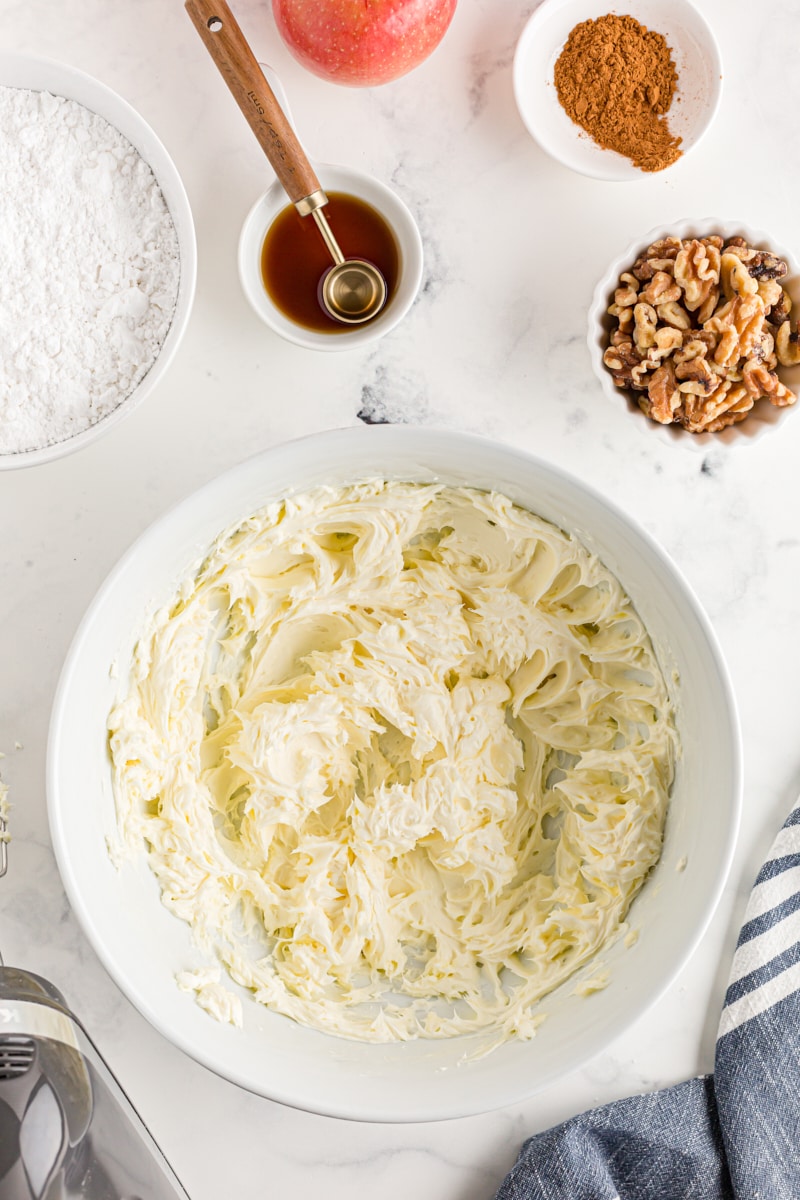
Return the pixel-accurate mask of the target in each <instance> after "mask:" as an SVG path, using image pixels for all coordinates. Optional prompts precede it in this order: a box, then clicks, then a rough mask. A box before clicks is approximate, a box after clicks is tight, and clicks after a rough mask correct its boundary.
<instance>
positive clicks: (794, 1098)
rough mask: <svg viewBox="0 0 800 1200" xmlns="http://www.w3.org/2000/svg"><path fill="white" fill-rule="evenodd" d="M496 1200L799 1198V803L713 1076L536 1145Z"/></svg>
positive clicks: (740, 973)
mask: <svg viewBox="0 0 800 1200" xmlns="http://www.w3.org/2000/svg"><path fill="white" fill-rule="evenodd" d="M496 1200H800V801H798V803H797V804H796V805H795V807H794V809H793V810H792V812H791V814H790V815H789V818H788V820H787V821H786V824H785V825H784V826H783V828H782V829H781V831H780V833H779V834H778V836H777V838H776V839H775V841H774V843H773V845H772V849H771V850H770V853H769V857H768V859H767V861H766V862H765V864H764V866H763V867H762V868H761V871H760V872H759V875H758V878H757V879H756V882H755V886H754V887H753V891H752V894H751V896H750V903H749V904H748V906H747V911H746V912H745V922H744V925H743V926H742V931H741V933H740V935H739V942H738V944H737V947H736V954H735V955H734V959H733V967H732V969H731V977H730V984H729V986H728V991H727V993H726V995H725V1006H724V1008H723V1010H722V1019H721V1020H720V1025H719V1032H718V1034H717V1048H716V1061H715V1066H714V1074H713V1075H706V1076H704V1077H703V1078H700V1079H691V1080H689V1081H688V1083H681V1084H678V1085H677V1086H675V1087H671V1088H666V1089H664V1090H663V1091H660V1092H653V1093H651V1094H650V1095H646V1096H633V1097H631V1098H630V1099H628V1100H619V1101H617V1102H615V1103H614V1104H607V1105H605V1107H603V1108H597V1109H594V1110H593V1111H591V1112H587V1113H583V1115H582V1116H579V1117H575V1118H573V1119H572V1120H571V1121H566V1122H565V1123H564V1124H563V1125H558V1126H556V1128H555V1129H550V1130H548V1131H547V1132H546V1133H541V1134H538V1135H537V1136H536V1137H532V1138H530V1139H529V1140H528V1141H527V1142H526V1143H525V1145H524V1146H523V1147H522V1151H521V1152H520V1156H519V1158H518V1160H517V1163H516V1165H515V1167H514V1169H513V1170H512V1171H511V1173H510V1175H508V1176H507V1178H506V1180H505V1182H504V1183H503V1186H502V1187H501V1188H500V1190H499V1192H498V1193H497V1197H496Z"/></svg>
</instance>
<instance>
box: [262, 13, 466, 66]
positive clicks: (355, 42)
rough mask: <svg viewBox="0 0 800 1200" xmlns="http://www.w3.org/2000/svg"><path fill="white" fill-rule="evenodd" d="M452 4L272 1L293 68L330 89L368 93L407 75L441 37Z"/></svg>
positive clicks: (451, 15)
mask: <svg viewBox="0 0 800 1200" xmlns="http://www.w3.org/2000/svg"><path fill="white" fill-rule="evenodd" d="M455 10H456V0H272V11H273V13H274V14H275V21H276V23H277V26H278V31H279V32H280V34H281V37H282V38H283V40H284V41H285V42H286V45H287V46H288V47H289V49H290V50H291V52H292V54H293V55H294V56H295V58H296V59H298V61H299V62H301V63H302V64H303V66H304V67H307V68H308V70H309V71H313V72H314V74H315V75H320V76H322V78H323V79H328V80H330V81H332V82H333V83H343V84H347V85H349V86H350V87H373V86H374V85H376V84H380V83H389V82H390V80H392V79H397V78H399V76H401V75H405V74H406V72H407V71H411V70H413V69H414V67H416V66H419V64H420V63H421V62H422V61H423V60H424V59H426V58H427V57H428V55H429V54H431V53H432V51H433V50H435V49H436V47H437V46H438V45H439V42H440V41H441V40H442V38H443V37H444V35H445V32H446V30H447V27H448V25H449V24H450V22H451V20H452V19H453V13H454V12H455Z"/></svg>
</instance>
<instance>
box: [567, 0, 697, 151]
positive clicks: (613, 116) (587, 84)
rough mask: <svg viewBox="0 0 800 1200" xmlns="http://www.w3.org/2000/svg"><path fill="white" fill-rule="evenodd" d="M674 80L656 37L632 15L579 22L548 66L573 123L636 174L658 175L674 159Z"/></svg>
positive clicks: (666, 51)
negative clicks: (671, 110)
mask: <svg viewBox="0 0 800 1200" xmlns="http://www.w3.org/2000/svg"><path fill="white" fill-rule="evenodd" d="M677 82H678V75H677V72H676V70H675V63H674V62H673V61H672V52H671V51H670V48H669V46H668V45H667V42H666V40H665V39H664V37H663V36H662V35H661V34H660V33H656V32H654V31H653V30H651V29H646V28H645V27H644V25H640V24H639V22H638V21H636V20H634V18H633V17H618V16H615V15H614V14H611V13H609V14H608V15H607V16H604V17H598V18H597V19H596V20H590V21H581V23H580V25H576V26H575V28H574V29H573V30H572V32H571V33H570V35H569V38H568V39H567V43H566V45H565V46H564V49H563V50H562V51H561V54H560V56H559V58H558V61H557V63H556V67H555V85H556V90H557V92H558V98H559V100H560V101H561V105H562V107H563V108H564V110H565V111H566V113H567V115H568V116H569V117H571V118H572V120H573V121H574V122H575V123H576V125H580V126H581V127H582V128H583V129H585V130H586V132H587V133H588V134H589V135H590V136H591V137H592V138H593V139H594V141H595V142H597V144H598V146H602V147H603V149H604V150H616V151H617V152H618V153H619V154H624V155H625V157H626V158H629V159H630V160H631V162H633V164H634V165H635V166H637V167H640V168H641V169H642V170H643V171H663V169H664V167H668V166H669V165H670V164H671V163H674V162H675V160H676V159H677V158H680V155H681V150H680V144H681V139H680V138H677V137H673V136H672V134H671V133H670V131H669V126H668V124H667V121H666V118H665V116H664V114H665V113H666V112H668V111H669V107H670V104H671V103H672V97H673V95H674V93H675V87H676V85H677Z"/></svg>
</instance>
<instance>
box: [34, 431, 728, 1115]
mask: <svg viewBox="0 0 800 1200" xmlns="http://www.w3.org/2000/svg"><path fill="white" fill-rule="evenodd" d="M376 476H377V477H384V478H389V479H407V480H417V481H432V480H443V481H445V482H448V483H451V484H468V485H472V486H475V487H478V488H487V489H491V488H495V489H501V490H502V491H503V492H504V493H506V494H507V495H508V496H510V497H511V499H512V500H514V501H516V502H517V503H518V504H521V505H524V506H526V507H528V508H530V509H531V510H533V511H535V512H537V513H540V514H541V515H542V516H543V517H546V518H548V519H549V520H551V521H554V522H556V523H557V524H558V525H560V526H561V527H563V528H564V529H567V530H570V531H574V532H575V533H576V534H577V535H578V536H579V537H580V539H581V541H582V542H583V543H584V544H585V545H587V546H588V547H589V549H591V550H593V551H594V552H596V553H598V554H600V555H601V556H602V558H603V560H604V561H605V562H606V563H607V565H608V566H609V567H610V568H611V570H612V571H614V572H616V574H617V575H618V577H619V578H620V579H621V580H622V582H623V584H624V586H625V587H626V589H628V591H629V593H630V595H631V597H632V599H633V601H634V602H635V604H636V606H637V607H638V609H639V612H640V613H641V615H642V617H643V618H644V620H645V622H646V624H647V626H648V628H649V630H650V632H651V635H652V637H653V639H654V644H655V646H656V648H657V652H658V654H659V656H660V658H661V662H662V667H663V668H664V671H665V674H666V676H667V678H668V679H673V678H674V679H675V685H674V699H675V701H676V704H677V721H678V726H679V732H680V737H681V739H682V748H683V750H682V757H681V759H680V760H679V763H678V769H677V775H676V780H675V785H674V789H673V795H672V801H671V806H670V811H669V816H668V820H667V828H666V838H665V844H664V851H663V855H662V858H661V861H660V863H659V864H658V866H657V867H656V869H655V870H654V871H653V873H652V875H651V876H650V878H649V879H648V881H647V882H646V883H645V885H644V887H643V889H642V891H641V893H640V895H639V896H638V897H637V899H636V900H635V901H634V905H633V908H632V910H631V916H630V920H631V923H632V925H633V926H634V927H635V928H640V929H641V936H640V938H639V940H638V941H637V942H636V944H635V945H634V946H633V947H632V948H630V949H626V948H625V947H624V946H623V944H622V942H621V941H619V942H617V944H616V945H614V946H613V947H612V948H611V949H610V950H609V951H608V952H607V953H606V952H604V953H603V956H602V957H603V961H604V963H606V964H607V965H608V967H609V968H610V969H611V982H610V983H609V986H608V987H607V988H606V990H605V991H602V992H600V993H598V994H596V995H593V996H591V997H589V998H584V997H579V996H575V995H571V994H570V993H571V991H572V988H573V987H574V984H575V978H574V977H573V979H572V980H571V981H568V982H567V984H565V985H564V986H562V988H561V989H560V990H559V991H557V992H555V993H551V995H550V996H548V997H546V999H545V1000H544V1001H543V1002H542V1006H541V1007H542V1010H543V1011H544V1012H546V1013H548V1014H549V1016H548V1018H547V1020H546V1021H545V1022H544V1024H543V1025H542V1027H541V1028H540V1030H539V1032H538V1033H537V1035H536V1037H535V1038H534V1039H533V1040H532V1041H529V1042H510V1043H507V1044H505V1045H502V1046H500V1047H499V1048H498V1049H496V1050H495V1051H493V1052H492V1053H491V1054H489V1055H487V1056H486V1057H484V1058H481V1059H478V1060H477V1061H472V1062H466V1061H464V1058H465V1054H466V1052H467V1051H468V1050H469V1048H470V1046H471V1045H473V1044H474V1043H473V1042H471V1040H470V1039H467V1038H454V1039H449V1040H446V1041H426V1040H420V1041H416V1042H407V1043H402V1044H392V1045H386V1046H381V1045H370V1044H365V1043H361V1042H355V1041H347V1040H345V1039H341V1038H336V1037H332V1036H330V1035H326V1034H323V1033H319V1032H317V1031H315V1030H311V1029H307V1028H304V1027H302V1026H300V1025H297V1024H294V1023H293V1022H292V1021H291V1020H289V1019H287V1018H285V1017H282V1016H280V1015H278V1014H275V1013H272V1012H270V1011H268V1010H267V1009H266V1008H264V1007H262V1006H259V1005H258V1004H256V1003H255V1001H253V1000H252V999H251V998H250V997H249V995H247V994H246V993H242V997H243V1005H244V1028H243V1029H241V1030H238V1029H235V1028H234V1027H233V1026H231V1025H221V1024H218V1023H216V1022H215V1021H214V1020H212V1019H211V1018H210V1017H208V1016H207V1015H206V1014H205V1013H204V1012H203V1011H202V1010H201V1009H200V1008H199V1007H198V1006H197V1005H196V1004H195V1003H194V1002H193V1000H192V999H191V998H189V997H188V996H187V995H186V994H184V993H181V992H179V991H178V989H177V987H176V985H175V978H174V977H175V972H176V971H178V970H181V969H184V968H186V967H189V966H197V965H200V962H201V959H200V957H199V954H198V951H197V950H196V949H195V948H193V945H192V942H191V938H190V931H189V928H188V926H187V925H185V924H184V923H183V922H181V921H179V920H177V919H176V918H175V917H174V916H172V915H171V914H170V913H169V912H168V910H167V909H166V908H165V907H164V906H163V904H162V903H161V901H160V898H159V888H158V885H157V882H156V879H155V876H154V875H153V874H152V872H151V871H150V869H149V867H148V865H147V863H146V861H145V860H144V857H143V856H142V858H141V860H140V861H137V863H136V864H134V865H130V864H129V865H126V866H124V867H123V868H122V869H120V870H119V871H118V870H116V869H115V868H114V867H113V866H112V863H111V861H110V860H109V856H108V853H107V850H106V838H107V837H109V836H113V835H114V833H115V815H114V799H113V794H112V783H111V774H110V767H109V756H108V742H107V736H106V720H107V716H108V712H109V710H110V708H111V706H112V704H113V703H114V700H115V698H116V697H117V695H118V692H119V688H120V687H121V686H124V684H125V678H124V667H123V664H126V663H128V662H129V661H130V655H131V651H132V648H133V645H134V642H135V639H136V636H137V632H138V631H140V630H141V627H142V624H143V621H144V620H145V618H146V615H147V614H148V612H149V611H152V609H153V608H154V607H155V606H157V605H159V604H163V603H165V602H166V601H167V600H168V599H169V598H170V597H171V596H172V594H173V589H174V586H175V585H176V583H177V581H178V579H179V577H180V576H181V575H182V574H183V573H184V572H185V571H186V570H187V569H188V568H189V566H190V565H191V564H193V563H196V561H197V559H198V557H199V556H200V555H201V554H202V553H203V552H204V550H205V549H206V548H207V547H208V545H209V544H210V543H211V541H212V540H213V539H214V537H215V536H216V535H217V534H218V533H219V532H220V531H221V530H222V529H223V528H225V527H226V526H227V525H229V524H230V523H231V522H234V521H236V520H239V519H242V518H243V517H245V516H246V515H248V514H249V513H251V512H252V511H253V510H255V509H257V508H259V507H260V506H261V505H263V504H264V503H265V502H267V501H269V500H272V499H275V498H278V497H280V496H283V495H286V494H287V493H290V492H297V491H304V490H306V489H308V488H310V487H313V486H315V485H318V484H321V483H329V484H334V485H339V484H343V483H345V482H352V481H355V480H358V479H364V478H375V477H376ZM113 663H118V664H120V670H121V672H122V676H123V677H122V678H121V679H115V678H112V677H111V675H110V673H109V672H110V668H111V665H112V664H113ZM673 672H675V674H674V675H673ZM47 790H48V804H49V814H50V825H51V830H52V837H53V843H54V846H55V852H56V856H57V859H58V863H59V867H60V870H61V874H62V877H63V880H64V885H65V887H66V890H67V894H68V896H69V899H70V901H71V903H72V906H73V908H74V910H75V912H76V914H77V916H78V919H79V920H80V922H81V924H82V926H83V928H84V930H85V932H86V934H87V936H88V938H89V940H90V941H91V943H92V945H93V946H94V948H95V950H96V951H97V953H98V955H99V956H100V958H101V959H102V961H103V963H104V964H105V966H106V968H107V969H108V971H109V973H110V974H111V975H112V976H113V978H114V979H115V980H116V982H117V984H118V985H119V986H120V988H121V989H122V990H123V991H124V992H125V994H126V995H127V996H128V997H129V998H130V999H131V1000H132V1001H133V1003H134V1004H135V1005H136V1006H137V1008H138V1009H139V1010H140V1012H142V1013H143V1014H144V1016H145V1017H147V1018H148V1020H150V1021H151V1022H152V1024H153V1025H155V1026H156V1028H157V1029H159V1030H160V1031H161V1032H162V1033H163V1034H164V1036H165V1037H167V1038H169V1039H170V1041H172V1042H174V1043H175V1045H177V1046H179V1047H181V1049H183V1050H185V1051H186V1052H187V1054H190V1055H191V1056H192V1057H193V1058H195V1059H197V1060H198V1061H199V1062H201V1063H204V1064H205V1065H206V1066H207V1067H210V1068H211V1069H212V1070H214V1071H216V1072H217V1073H218V1074H220V1075H222V1076H225V1077H226V1078H227V1079H230V1080H233V1081H234V1082H235V1083H238V1084H240V1085H242V1086H243V1087H246V1088H248V1089H250V1090H251V1091H253V1092H257V1093H260V1094H262V1095H264V1096H268V1097H270V1098H271V1099H274V1100H278V1101H282V1102H284V1103H287V1104H291V1105H294V1106H296V1107H300V1108H305V1109H309V1110H311V1111H314V1112H318V1113H325V1114H329V1115H332V1116H338V1117H349V1118H354V1119H359V1120H365V1121H424V1120H438V1119H443V1118H448V1117H459V1116H466V1115H468V1114H471V1113H477V1112H481V1111H485V1110H488V1109H491V1108H497V1107H500V1106H502V1105H507V1104H511V1103H514V1102H516V1101H519V1100H522V1099H523V1098H524V1097H526V1096H528V1095H530V1094H531V1093H532V1092H535V1091H537V1090H538V1089H540V1088H543V1087H544V1086H545V1085H547V1084H549V1083H551V1082H552V1081H553V1080H554V1079H556V1078H557V1077H559V1076H561V1075H564V1074H566V1073H567V1072H569V1071H571V1070H573V1069H574V1068H576V1067H577V1066H579V1065H580V1064H581V1063H583V1062H585V1061H586V1060H587V1059H588V1058H590V1057H591V1056H592V1055H594V1054H596V1053H597V1052H598V1051H599V1050H600V1049H601V1048H602V1047H603V1046H605V1045H606V1044H607V1043H608V1042H610V1041H611V1040H612V1039H614V1038H616V1037H618V1036H619V1035H620V1034H621V1033H622V1032H623V1031H624V1030H625V1029H626V1028H627V1027H628V1026H629V1025H630V1024H631V1023H632V1022H633V1021H634V1020H636V1018H637V1017H639V1016H640V1015H641V1014H642V1013H643V1012H644V1010H645V1009H646V1008H647V1007H648V1006H649V1005H650V1004H652V1003H653V1001H654V1000H655V999H656V998H657V997H658V996H659V995H660V994H661V992H662V991H663V990H664V989H665V988H666V987H667V985H668V984H669V983H670V981H671V980H672V979H673V978H674V976H675V974H676V973H677V971H678V970H679V969H680V968H681V966H682V965H683V964H684V962H685V961H686V959H687V958H688V956H689V954H690V953H691V951H692V950H693V948H694V947H695V946H696V945H697V942H698V941H699V939H700V937H701V936H702V934H703V931H704V930H705V928H706V925H707V923H708V921H709V919H710V917H711V914H712V912H713V910H714V908H715V906H716V903H717V900H718V898H719V895H720V892H721V889H722V885H723V883H724V880H725V877H726V875H727V872H728V868H729V865H730V860H731V855H732V852H733V846H734V841H735V836H736V830H737V825H738V819H739V807H740V790H741V766H740V739H739V733H738V723H737V717H736V710H735V705H734V699H733V695H732V692H731V687H730V684H729V681H728V676H727V672H726V669H725V666H724V663H723V660H722V658H721V655H720V651H719V648H718V646H717V642H716V639H715V637H714V634H713V631H712V629H711V627H710V625H709V622H708V620H707V618H706V617H705V615H704V614H703V612H702V610H701V608H700V606H699V604H698V602H697V600H696V599H695V598H694V596H693V595H692V593H691V591H690V590H689V588H688V586H687V584H686V583H685V582H684V580H683V578H682V577H681V575H680V574H679V572H678V571H677V569H676V568H675V566H674V565H673V564H672V563H671V562H670V560H669V559H668V558H667V557H666V555H665V554H664V552H663V551H662V550H660V549H659V547H658V546H657V545H656V543H655V542H654V541H653V540H652V539H651V538H650V537H649V536H648V534H647V533H645V531H644V530H643V529H640V528H639V527H638V526H637V525H635V524H634V523H633V522H632V521H631V520H630V518H628V517H627V516H626V515H625V514H624V513H622V512H621V511H620V510H619V509H617V508H615V507H614V506H613V505H611V504H609V503H608V501H606V500H605V499H603V497H602V496H600V495H598V494H597V493H596V492H593V491H592V490H591V489H590V488H588V487H586V486H585V485H584V484H583V483H581V482H579V481H578V480H577V479H574V478H572V477H571V476H569V475H567V474H566V473H565V472H563V471H561V470H560V469H558V468H555V467H552V466H549V465H547V464H546V463H544V462H541V461H539V460H537V459H535V458H532V457H530V456H528V455H527V454H523V453H521V452H519V451H517V450H514V449H511V448H510V447H507V446H501V445H496V444H494V443H492V442H488V441H485V440H483V439H481V438H476V437H471V436H468V435H465V434H457V433H452V432H436V431H433V430H430V429H413V428H409V427H396V426H395V427H392V426H377V427H374V428H363V427H360V428H353V429H343V430H335V431H333V432H328V433H322V434H314V435H312V436H310V437H308V438H304V439H301V440H299V441H295V442H290V443H288V444H285V445H282V446H276V447H274V448H273V449H271V450H268V451H267V452H266V453H264V454H260V455H259V456H257V457H256V458H253V459H250V460H249V461H247V462H245V463H242V464H241V465H240V466H238V467H235V468H234V469H233V470H231V471H229V472H227V474H225V475H223V476H221V477H220V478H219V479H217V480H215V481H213V482H212V483H210V484H208V485H207V486H206V487H204V488H202V489H201V490H200V491H199V492H196V493H195V494H194V495H192V496H190V497H189V498H188V499H187V500H185V501H183V503H181V504H180V505H178V507H177V508H175V509H173V510H172V511H171V512H170V513H168V514H167V515H166V516H164V517H162V518H161V519H160V520H159V521H158V522H157V523H156V524H155V525H153V526H152V527H151V528H150V530H149V531H148V532H146V533H145V534H144V535H143V537H141V538H140V539H139V541H138V542H136V543H135V545H134V546H133V547H132V548H131V549H130V550H129V551H128V553H127V554H126V555H125V556H124V558H123V559H122V560H121V561H120V563H119V564H118V565H117V567H116V568H115V569H114V570H113V571H112V573H111V575H110V576H109V578H108V579H107V581H106V582H105V584H104V585H103V587H102V588H101V590H100V592H99V593H98V595H97V597H96V599H95V600H94V602H93V603H92V605H91V607H90V609H89V611H88V612H87V614H86V616H85V618H84V620H83V622H82V624H81V626H80V628H79V630H78V632H77V634H76V636H75V639H74V642H73V644H72V648H71V649H70V652H69V655H68V658H67V661H66V664H65V666H64V670H63V673H62V676H61V680H60V683H59V686H58V691H57V695H56V699H55V704H54V708H53V714H52V721H51V728H50V740H49V746H48V764H47ZM684 860H685V869H682V864H683V863H684ZM231 986H233V985H231Z"/></svg>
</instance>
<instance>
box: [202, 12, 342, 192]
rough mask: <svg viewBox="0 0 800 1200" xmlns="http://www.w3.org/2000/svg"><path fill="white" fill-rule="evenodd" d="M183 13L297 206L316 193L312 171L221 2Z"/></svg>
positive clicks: (245, 44)
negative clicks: (299, 202) (190, 21)
mask: <svg viewBox="0 0 800 1200" xmlns="http://www.w3.org/2000/svg"><path fill="white" fill-rule="evenodd" d="M186 11H187V12H188V14H189V16H190V17H191V19H192V23H193V24H194V27H195V29H196V30H197V32H198V33H199V34H200V37H201V38H202V39H203V42H204V44H205V47H206V50H208V52H209V54H210V55H211V57H212V58H213V60H214V62H215V63H216V64H217V67H218V68H219V71H220V74H221V75H222V77H223V79H224V80H225V82H226V83H227V85H228V87H229V88H230V90H231V93H232V95H233V98H234V100H235V101H236V103H237V104H238V105H239V108H240V109H241V110H242V112H243V113H244V115H245V117H246V118H247V121H248V123H249V125H250V128H251V129H252V131H253V133H254V134H255V135H256V137H257V138H258V140H259V143H260V145H261V148H262V150H263V151H264V153H265V154H266V156H267V158H268V159H269V161H270V162H271V163H272V167H273V170H274V171H275V174H276V175H277V176H278V179H280V181H281V183H282V184H283V186H284V188H285V189H286V192H287V194H288V196H289V199H290V200H293V201H294V202H295V203H297V201H298V200H303V199H305V197H307V196H310V195H312V194H313V193H314V192H320V191H321V188H320V184H319V180H318V179H317V176H316V174H315V172H314V168H313V167H312V166H311V163H310V162H309V161H308V159H307V158H306V155H305V151H304V150H303V147H302V146H301V145H300V143H299V142H298V140H297V137H296V136H295V132H294V130H293V129H292V127H291V125H290V124H289V122H288V120H287V119H286V115H285V113H284V111H283V109H282V108H281V106H280V104H278V100H277V97H276V95H275V93H274V92H273V90H272V88H271V87H270V86H269V84H268V83H267V81H266V79H265V78H264V72H263V71H262V70H261V67H260V66H259V65H258V63H257V61H256V58H255V55H254V54H253V51H252V50H251V49H250V46H249V45H248V43H247V39H246V38H245V36H244V34H243V33H242V31H241V29H240V28H239V25H238V24H237V22H236V18H235V17H234V15H233V13H232V12H231V10H230V8H229V7H228V5H227V4H226V2H225V0H186ZM323 202H324V201H323Z"/></svg>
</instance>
